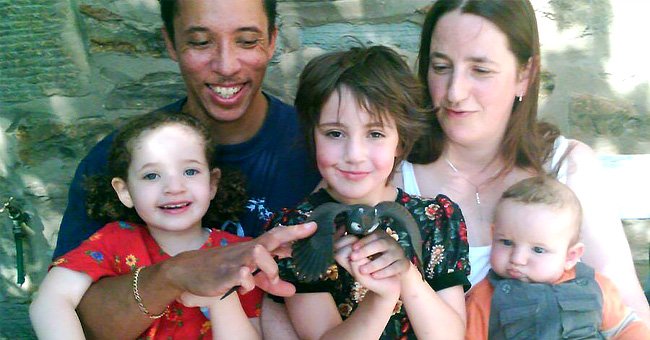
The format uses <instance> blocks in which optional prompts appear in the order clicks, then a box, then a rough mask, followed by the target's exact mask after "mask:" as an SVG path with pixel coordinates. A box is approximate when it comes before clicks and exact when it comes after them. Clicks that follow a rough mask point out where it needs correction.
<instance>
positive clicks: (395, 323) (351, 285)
mask: <svg viewBox="0 0 650 340" xmlns="http://www.w3.org/2000/svg"><path fill="white" fill-rule="evenodd" d="M397 191H398V193H397V198H396V199H395V202H397V203H399V204H401V205H403V206H404V207H406V208H407V209H408V210H409V211H410V212H411V214H412V215H413V218H414V219H415V221H416V222H417V224H418V226H419V229H420V234H421V237H422V242H423V244H422V252H423V254H419V255H420V258H421V259H422V262H423V263H421V264H420V263H418V260H417V257H416V256H415V249H414V248H413V246H412V245H411V241H410V239H411V238H410V236H409V234H408V232H407V231H406V230H404V229H401V228H399V227H396V226H391V225H390V220H385V221H382V223H381V224H380V226H379V228H381V229H383V230H385V231H386V232H388V233H389V234H391V236H393V238H395V239H396V240H397V242H398V243H399V244H400V246H402V248H403V249H404V251H405V254H406V256H407V257H408V258H409V259H411V262H413V263H414V264H416V265H417V266H418V267H419V268H420V269H421V271H422V273H423V277H424V279H425V280H426V282H427V283H428V284H429V285H430V286H431V288H432V289H433V290H435V291H438V290H442V289H445V288H449V287H453V286H457V285H462V286H463V288H464V290H465V291H467V290H468V289H469V287H470V283H469V281H468V280H467V275H469V271H470V266H469V261H468V252H469V250H468V249H469V248H468V244H467V227H466V226H465V221H464V219H463V215H462V212H461V211H460V209H459V208H458V206H457V205H456V204H455V203H454V202H452V201H451V200H450V199H449V198H448V197H446V196H444V195H438V196H437V197H436V198H434V199H425V198H421V197H418V196H411V195H408V194H406V193H404V192H403V191H402V190H401V189H399V188H398V189H397ZM327 202H335V200H334V199H333V198H332V197H331V196H330V195H329V194H328V193H327V191H326V190H324V189H321V190H319V191H317V192H315V193H314V194H312V195H310V196H309V197H308V198H307V199H306V200H305V201H304V202H303V203H302V204H300V205H299V206H298V207H296V208H295V209H293V210H288V209H285V210H282V211H281V212H280V213H278V214H276V215H274V217H273V218H272V219H271V220H270V221H269V227H270V228H273V227H277V226H279V225H294V224H299V223H302V222H304V221H305V220H306V219H307V217H308V215H309V212H311V211H312V210H314V209H315V208H316V207H318V206H319V205H321V204H324V203H327ZM278 266H279V267H280V276H281V277H282V278H283V279H284V280H287V281H289V282H292V283H294V285H295V286H296V291H297V293H314V292H328V293H330V294H332V297H333V298H334V301H335V303H336V305H337V307H338V311H339V313H340V314H341V317H342V318H343V320H345V319H346V318H348V317H349V316H350V315H351V314H352V313H353V312H354V310H355V309H356V308H357V306H358V304H359V302H361V301H362V300H363V298H364V296H365V293H366V291H367V289H366V288H364V287H363V286H361V285H360V284H359V283H358V282H356V281H355V280H354V278H353V277H352V275H350V274H349V273H348V272H347V271H345V269H343V267H341V266H339V265H338V264H335V265H333V266H331V267H330V269H328V271H327V273H326V274H324V275H322V276H321V279H320V280H317V281H316V282H301V281H300V280H299V279H298V278H297V276H296V273H295V266H294V265H293V261H292V259H290V258H287V259H282V260H279V262H278ZM274 299H276V300H280V299H279V298H275V297H274ZM381 339H416V337H415V333H414V332H413V329H412V327H411V325H410V323H409V320H408V316H407V315H406V311H405V310H404V308H402V306H401V301H398V303H397V305H396V306H395V309H394V311H393V315H392V316H391V318H390V320H389V322H388V324H387V325H386V328H385V329H384V332H383V334H382V336H381Z"/></svg>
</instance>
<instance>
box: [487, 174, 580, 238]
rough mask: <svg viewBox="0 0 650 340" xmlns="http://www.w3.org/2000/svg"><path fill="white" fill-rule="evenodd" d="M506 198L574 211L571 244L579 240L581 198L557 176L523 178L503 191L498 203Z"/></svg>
mask: <svg viewBox="0 0 650 340" xmlns="http://www.w3.org/2000/svg"><path fill="white" fill-rule="evenodd" d="M505 200H511V201H514V202H518V203H522V204H541V205H545V206H548V207H551V208H555V209H558V210H562V209H566V210H567V211H569V212H571V213H573V216H574V218H573V223H572V225H571V227H572V228H573V234H572V237H571V244H572V245H573V244H575V243H576V242H578V239H579V237H580V225H581V224H582V206H581V205H580V200H578V197H577V196H576V195H575V193H574V192H573V190H571V188H569V187H568V186H566V185H565V184H562V183H560V182H559V181H558V180H556V179H555V178H552V177H549V176H546V175H542V176H536V177H531V178H527V179H524V180H521V181H519V182H517V183H515V184H514V185H512V186H511V187H509V188H508V189H507V190H506V191H504V192H503V194H502V195H501V199H500V200H499V202H498V205H500V204H501V203H502V202H503V201H505Z"/></svg>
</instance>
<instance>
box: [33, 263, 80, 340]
mask: <svg viewBox="0 0 650 340" xmlns="http://www.w3.org/2000/svg"><path fill="white" fill-rule="evenodd" d="M91 283H92V279H91V278H90V276H88V275H87V274H85V273H82V272H77V271H74V270H71V269H67V268H62V267H54V268H52V269H51V270H50V271H49V273H47V275H46V276H45V279H44V280H43V282H42V283H41V287H40V288H39V290H38V295H37V296H36V299H35V300H34V301H33V302H32V304H31V306H30V307H29V317H30V319H31V321H32V325H33V327H34V331H36V335H37V336H38V338H39V339H85V337H84V333H83V329H82V328H81V322H80V321H79V317H78V316H77V312H76V311H75V309H76V308H77V305H79V301H80V300H81V298H82V297H83V295H84V293H85V292H86V290H87V289H88V287H89V286H90V284H91Z"/></svg>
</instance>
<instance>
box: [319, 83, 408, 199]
mask: <svg viewBox="0 0 650 340" xmlns="http://www.w3.org/2000/svg"><path fill="white" fill-rule="evenodd" d="M339 90H340V91H335V92H333V93H332V95H331V96H330V97H329V99H328V100H327V101H326V102H325V104H324V105H323V108H322V110H321V113H320V117H319V122H318V125H317V126H316V128H315V129H314V140H315V145H316V161H317V164H318V170H319V171H320V173H321V175H322V176H323V179H324V180H325V182H326V188H327V190H328V192H329V193H330V194H331V195H332V197H334V198H335V199H336V200H338V201H340V202H342V203H346V204H368V205H375V204H377V203H379V202H381V201H387V200H390V201H392V200H394V199H395V195H396V193H395V191H394V188H393V187H392V186H387V184H386V180H387V178H388V177H389V176H390V173H391V171H392V170H393V165H394V162H395V157H396V156H397V153H398V133H397V128H396V126H395V121H394V119H392V118H390V117H385V118H384V121H383V124H382V123H381V122H379V121H378V120H377V119H376V118H374V117H373V116H371V115H370V114H369V113H368V112H366V110H365V109H363V108H362V107H359V105H358V104H357V101H356V99H355V97H354V95H353V94H352V93H351V92H350V90H349V89H348V88H347V87H345V86H343V87H341V88H340V89H339Z"/></svg>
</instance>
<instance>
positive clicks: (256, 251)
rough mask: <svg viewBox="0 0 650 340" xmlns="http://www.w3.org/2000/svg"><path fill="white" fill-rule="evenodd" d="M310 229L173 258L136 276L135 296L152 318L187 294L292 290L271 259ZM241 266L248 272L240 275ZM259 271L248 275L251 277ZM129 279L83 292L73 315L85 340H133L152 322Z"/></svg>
mask: <svg viewBox="0 0 650 340" xmlns="http://www.w3.org/2000/svg"><path fill="white" fill-rule="evenodd" d="M315 230H316V228H315V224H314V223H308V224H303V225H296V226H290V227H285V228H274V229H273V230H271V231H269V232H267V233H265V234H263V235H261V236H260V237H258V238H257V239H255V240H252V241H249V242H242V243H237V244H233V245H229V246H227V247H222V248H210V249H200V250H194V251H188V252H184V253H181V254H178V255H176V256H174V257H172V258H170V259H169V260H166V261H164V262H161V263H158V264H155V265H152V266H149V267H147V268H145V269H143V270H142V271H141V272H140V275H139V278H138V291H139V293H140V297H141V298H142V303H143V304H144V305H145V306H146V308H147V310H149V311H150V312H151V313H152V314H157V313H160V312H162V311H163V310H165V308H166V307H167V305H168V304H169V303H171V302H172V301H173V300H174V299H176V298H177V297H179V296H180V295H181V293H183V292H185V291H187V292H190V293H192V294H195V295H199V296H219V295H222V294H224V293H225V292H226V291H228V290H229V289H230V288H232V287H234V286H242V287H248V288H250V287H252V286H253V285H257V286H259V287H260V288H262V289H264V290H266V291H268V292H270V293H272V294H274V295H279V296H288V295H291V294H293V293H294V291H295V288H294V287H293V286H292V285H291V284H289V283H287V282H284V281H281V280H280V278H279V276H278V267H277V264H276V263H275V260H274V259H273V256H280V257H284V256H288V255H289V254H290V246H289V243H290V242H291V241H294V240H297V239H301V238H305V237H307V236H309V235H311V234H312V233H313V232H314V231H315ZM242 266H247V267H249V268H251V270H250V271H242V270H240V269H241V267H242ZM256 268H259V269H260V273H259V274H257V275H255V276H252V275H251V272H252V271H253V270H254V269H256ZM132 279H133V277H132V276H131V275H122V276H119V277H111V278H104V279H101V280H99V281H98V282H96V283H95V284H93V285H92V286H91V287H90V289H89V290H88V291H87V292H86V294H85V295H84V297H83V299H82V300H81V303H80V304H79V307H78V309H77V312H78V313H79V317H80V319H81V322H82V324H83V325H84V331H85V333H86V336H87V337H89V338H100V339H101V338H111V339H115V338H119V339H122V338H135V337H137V336H138V335H140V334H141V333H142V332H143V331H145V330H146V329H147V327H149V325H150V324H151V322H152V320H151V319H150V318H149V317H148V316H147V315H145V314H143V313H142V312H141V311H140V309H139V308H138V305H137V303H136V301H135V299H134V298H133V285H132Z"/></svg>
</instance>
